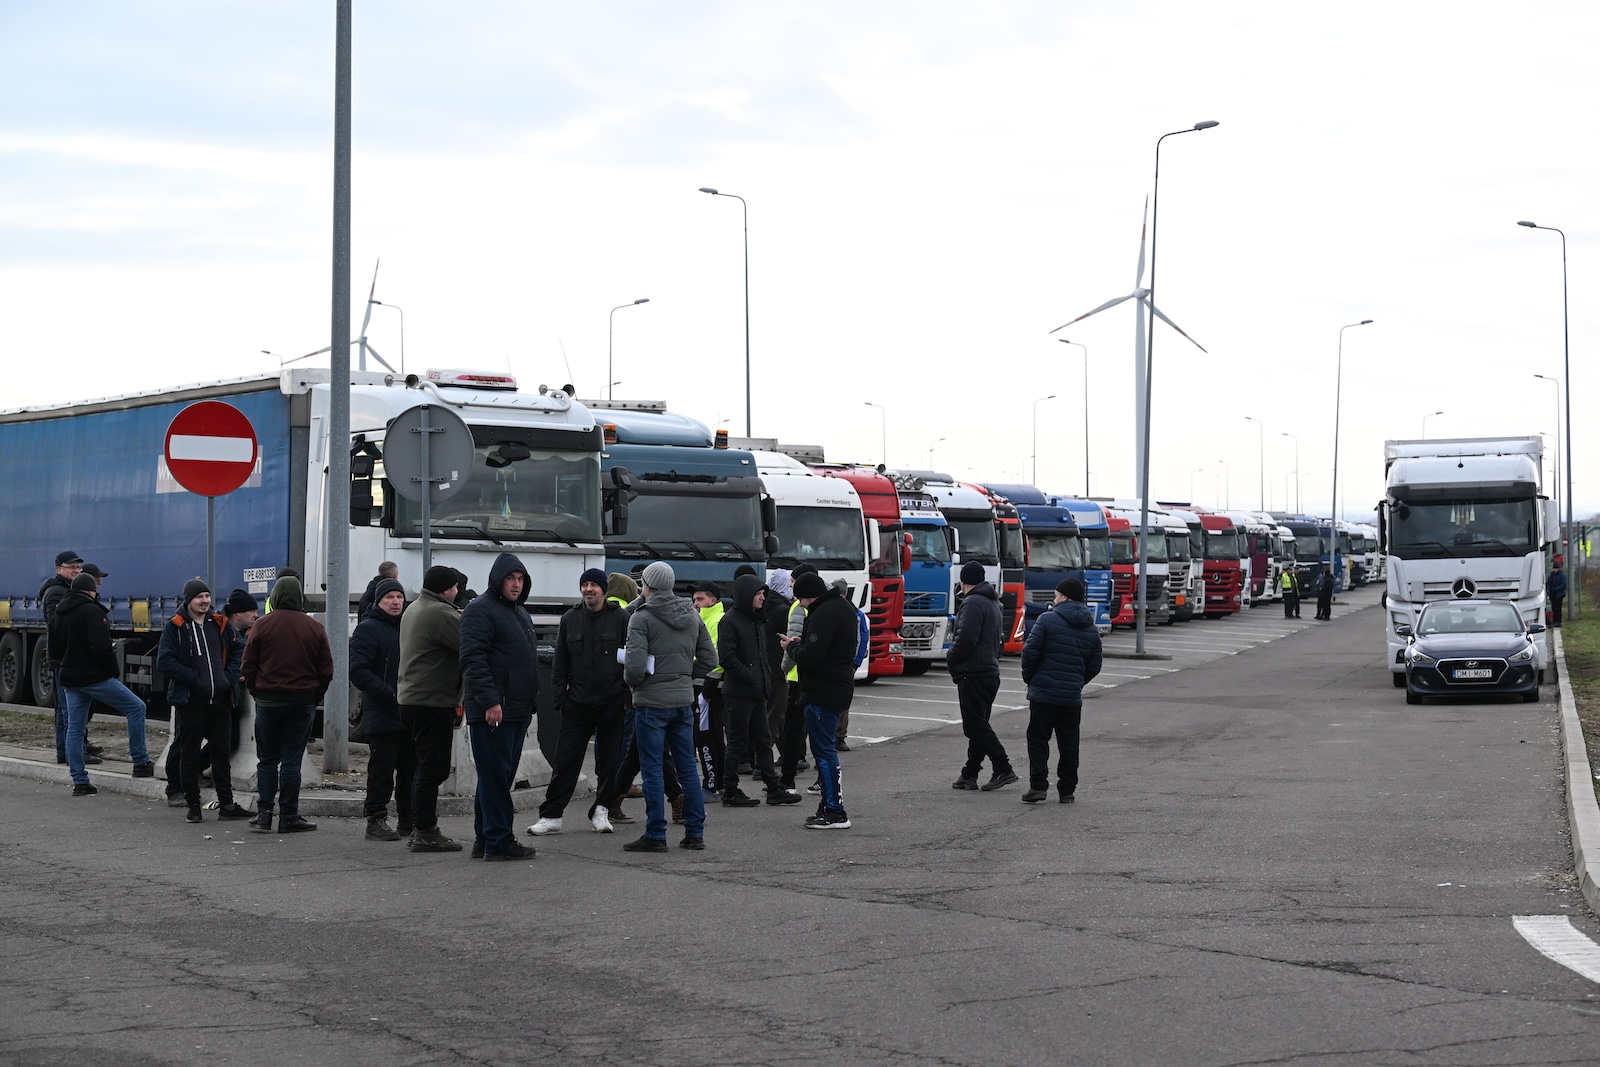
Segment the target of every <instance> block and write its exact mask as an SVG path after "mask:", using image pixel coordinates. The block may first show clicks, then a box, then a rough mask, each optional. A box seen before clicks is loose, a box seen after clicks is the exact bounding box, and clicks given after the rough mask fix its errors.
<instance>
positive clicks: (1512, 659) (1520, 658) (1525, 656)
mask: <svg viewBox="0 0 1600 1067" xmlns="http://www.w3.org/2000/svg"><path fill="white" fill-rule="evenodd" d="M1531 659H1533V646H1532V645H1529V646H1528V647H1527V648H1525V649H1523V650H1522V651H1521V652H1518V653H1517V654H1515V655H1513V656H1508V657H1507V662H1509V663H1527V662H1528V661H1529V660H1531Z"/></svg>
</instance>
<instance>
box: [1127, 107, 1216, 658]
mask: <svg viewBox="0 0 1600 1067" xmlns="http://www.w3.org/2000/svg"><path fill="white" fill-rule="evenodd" d="M1216 125H1217V122H1216V120H1215V119H1206V120H1205V121H1204V122H1197V123H1195V124H1194V125H1193V126H1190V127H1189V128H1188V129H1186V130H1173V131H1172V132H1170V133H1164V134H1162V135H1161V136H1160V137H1157V138H1156V169H1155V180H1154V182H1153V183H1152V188H1151V191H1150V290H1149V292H1148V293H1146V294H1145V302H1146V303H1147V304H1148V305H1149V306H1150V330H1149V332H1148V333H1146V334H1145V342H1144V442H1143V444H1144V453H1143V455H1142V456H1140V464H1139V466H1140V470H1139V536H1140V537H1143V536H1144V531H1145V530H1147V529H1149V528H1150V397H1151V395H1152V394H1153V392H1154V389H1153V383H1152V381H1151V373H1152V372H1153V371H1154V370H1155V351H1156V343H1155V342H1156V316H1155V306H1156V220H1157V219H1158V218H1160V211H1161V142H1162V141H1165V140H1166V139H1167V138H1168V137H1176V136H1177V135H1178V134H1180V133H1193V132H1195V131H1196V130H1209V129H1211V128H1212V127H1213V126H1216ZM1139 314H1141V315H1142V314H1144V312H1143V311H1142V310H1141V311H1140V312H1139ZM1149 556H1150V553H1148V552H1141V553H1139V588H1138V590H1137V591H1136V593H1135V595H1136V596H1137V598H1138V599H1137V607H1136V609H1135V611H1134V634H1135V638H1134V653H1135V654H1136V655H1140V656H1142V655H1144V616H1145V608H1146V600H1145V588H1144V587H1145V583H1146V579H1147V578H1148V577H1149V570H1150V562H1149Z"/></svg>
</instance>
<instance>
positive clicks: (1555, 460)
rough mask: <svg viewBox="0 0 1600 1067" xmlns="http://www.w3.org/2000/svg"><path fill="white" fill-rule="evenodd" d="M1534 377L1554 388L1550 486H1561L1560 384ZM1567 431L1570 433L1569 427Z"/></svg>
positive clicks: (1544, 377)
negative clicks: (1554, 422)
mask: <svg viewBox="0 0 1600 1067" xmlns="http://www.w3.org/2000/svg"><path fill="white" fill-rule="evenodd" d="M1534 377H1535V378H1542V379H1544V380H1545V381H1547V382H1549V383H1550V384H1551V385H1553V386H1555V387H1556V447H1555V451H1553V452H1552V453H1551V454H1550V462H1551V463H1552V464H1553V465H1554V467H1555V470H1553V471H1551V472H1550V484H1551V485H1554V486H1559V485H1560V484H1561V383H1560V382H1558V381H1556V380H1555V379H1554V378H1550V377H1546V376H1545V375H1543V374H1535V375H1534ZM1567 429H1568V432H1569V433H1570V432H1571V427H1568V428H1567Z"/></svg>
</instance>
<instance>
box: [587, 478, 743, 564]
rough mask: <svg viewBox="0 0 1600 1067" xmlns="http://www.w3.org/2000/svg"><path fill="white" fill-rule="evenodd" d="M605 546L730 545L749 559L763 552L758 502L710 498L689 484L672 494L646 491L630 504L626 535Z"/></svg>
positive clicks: (730, 497) (740, 498)
mask: <svg viewBox="0 0 1600 1067" xmlns="http://www.w3.org/2000/svg"><path fill="white" fill-rule="evenodd" d="M606 541H607V543H608V544H644V545H651V544H656V543H660V542H676V543H679V544H698V545H707V546H710V545H717V546H722V545H730V544H731V545H734V546H735V547H737V548H738V549H739V551H740V552H741V553H742V554H743V555H744V556H745V557H746V558H747V559H749V560H751V561H754V560H757V559H760V558H761V557H762V556H764V555H765V554H766V553H765V551H764V550H763V548H762V546H761V502H760V499H759V498H758V497H755V496H721V495H719V496H710V495H701V494H699V493H696V492H695V491H694V488H693V486H692V485H689V486H684V487H683V488H682V489H681V490H680V491H677V492H670V493H655V492H644V493H640V494H639V495H638V496H637V497H635V498H634V499H633V502H632V503H631V504H630V505H629V506H628V532H627V533H626V534H623V535H622V536H620V537H608V538H606Z"/></svg>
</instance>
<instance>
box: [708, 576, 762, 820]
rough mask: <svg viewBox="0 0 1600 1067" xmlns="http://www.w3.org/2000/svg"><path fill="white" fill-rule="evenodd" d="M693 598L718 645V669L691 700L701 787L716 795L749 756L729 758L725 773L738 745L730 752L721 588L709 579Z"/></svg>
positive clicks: (744, 801) (739, 802)
mask: <svg viewBox="0 0 1600 1067" xmlns="http://www.w3.org/2000/svg"><path fill="white" fill-rule="evenodd" d="M692 599H693V600H694V607H695V610H696V611H698V612H699V613H700V622H701V623H702V624H703V625H704V626H705V628H706V633H708V634H710V635H711V643H712V644H713V645H716V646H717V669H716V670H714V671H712V672H711V673H710V674H709V675H707V676H706V678H705V679H704V681H702V682H701V684H700V691H699V694H698V695H697V696H696V697H695V702H694V756H695V759H697V760H698V761H699V772H700V789H701V791H702V792H705V793H710V794H713V795H715V794H717V793H721V792H723V791H724V787H725V784H726V783H725V781H724V779H725V778H727V777H728V774H729V773H735V772H739V768H738V767H737V766H736V765H737V764H739V763H740V762H741V761H742V762H743V763H744V765H745V766H744V767H743V769H742V772H740V773H744V774H748V773H750V767H749V763H750V757H749V755H748V754H745V755H743V756H738V757H737V758H736V759H733V760H731V761H728V762H729V765H730V768H731V770H730V771H729V772H727V773H724V769H723V762H724V761H725V760H727V757H728V756H729V755H735V754H736V752H737V750H738V746H733V749H734V751H732V752H730V745H731V743H732V741H733V740H734V738H733V736H732V730H731V729H730V728H729V724H728V720H727V715H726V714H725V713H724V709H723V701H722V675H723V664H722V647H721V643H720V642H719V641H718V640H717V633H718V632H719V627H720V626H721V625H722V617H723V615H724V614H725V613H726V612H725V609H724V608H723V606H722V587H721V586H719V585H718V584H717V583H716V582H712V581H704V582H697V583H696V584H695V587H694V596H693V598H692ZM768 747H769V749H770V746H768ZM722 802H723V803H724V804H727V805H728V806H729V807H741V806H742V807H750V806H753V805H756V804H759V803H761V802H760V801H759V800H751V799H750V798H749V797H746V796H744V795H743V794H739V797H738V799H736V800H731V801H730V799H729V798H727V797H724V798H723V801H722Z"/></svg>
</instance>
